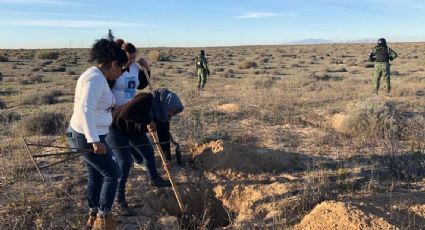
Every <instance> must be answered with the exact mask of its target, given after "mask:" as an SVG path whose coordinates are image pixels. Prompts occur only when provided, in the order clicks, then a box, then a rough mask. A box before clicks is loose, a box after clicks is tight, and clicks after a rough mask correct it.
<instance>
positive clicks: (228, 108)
mask: <svg viewBox="0 0 425 230" xmlns="http://www.w3.org/2000/svg"><path fill="white" fill-rule="evenodd" d="M216 109H217V110H218V111H220V112H223V113H237V112H239V111H240V110H241V106H240V105H238V104H234V103H229V104H224V105H219V106H217V108H216Z"/></svg>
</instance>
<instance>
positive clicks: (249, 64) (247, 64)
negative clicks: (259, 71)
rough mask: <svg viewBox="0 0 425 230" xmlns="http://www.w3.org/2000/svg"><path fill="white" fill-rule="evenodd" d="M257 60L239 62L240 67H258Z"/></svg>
mask: <svg viewBox="0 0 425 230" xmlns="http://www.w3.org/2000/svg"><path fill="white" fill-rule="evenodd" d="M257 66H258V65H257V62H255V61H244V62H242V63H241V64H239V66H238V67H239V69H250V68H257Z"/></svg>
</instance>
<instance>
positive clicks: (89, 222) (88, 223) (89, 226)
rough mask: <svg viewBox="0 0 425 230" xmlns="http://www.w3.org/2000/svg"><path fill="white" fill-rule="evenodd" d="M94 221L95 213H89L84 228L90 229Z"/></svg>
mask: <svg viewBox="0 0 425 230" xmlns="http://www.w3.org/2000/svg"><path fill="white" fill-rule="evenodd" d="M95 221H96V213H92V212H90V213H89V219H88V220H87V224H86V229H87V230H89V229H92V227H93V224H94V222H95Z"/></svg>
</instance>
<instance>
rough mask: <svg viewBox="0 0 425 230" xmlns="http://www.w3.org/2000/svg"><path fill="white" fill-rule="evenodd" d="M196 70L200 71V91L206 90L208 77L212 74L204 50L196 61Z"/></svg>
mask: <svg viewBox="0 0 425 230" xmlns="http://www.w3.org/2000/svg"><path fill="white" fill-rule="evenodd" d="M196 69H197V71H198V90H201V89H203V88H204V86H205V83H206V82H207V76H208V75H209V74H210V70H209V69H208V60H207V58H206V57H205V51H204V50H201V53H200V55H199V57H198V58H197V59H196Z"/></svg>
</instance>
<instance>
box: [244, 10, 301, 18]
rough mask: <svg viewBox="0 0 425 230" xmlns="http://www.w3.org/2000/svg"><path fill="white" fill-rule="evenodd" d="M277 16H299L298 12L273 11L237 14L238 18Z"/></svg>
mask: <svg viewBox="0 0 425 230" xmlns="http://www.w3.org/2000/svg"><path fill="white" fill-rule="evenodd" d="M277 17H291V18H295V17H297V14H296V13H285V14H278V13H273V12H247V13H245V14H243V15H240V16H236V18H241V19H261V18H277Z"/></svg>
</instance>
